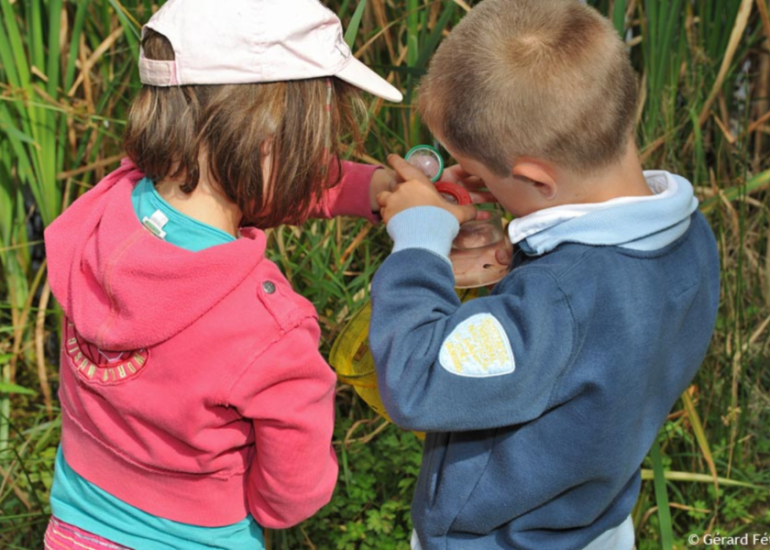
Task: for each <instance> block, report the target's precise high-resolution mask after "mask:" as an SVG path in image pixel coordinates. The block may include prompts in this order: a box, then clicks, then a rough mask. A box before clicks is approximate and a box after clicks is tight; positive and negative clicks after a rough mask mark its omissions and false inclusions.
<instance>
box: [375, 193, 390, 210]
mask: <svg viewBox="0 0 770 550" xmlns="http://www.w3.org/2000/svg"><path fill="white" fill-rule="evenodd" d="M392 194H393V193H391V192H390V191H380V192H379V193H377V203H378V204H379V205H380V207H383V206H385V205H387V204H388V200H389V199H390V196H391V195H392Z"/></svg>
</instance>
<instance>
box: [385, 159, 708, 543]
mask: <svg viewBox="0 0 770 550" xmlns="http://www.w3.org/2000/svg"><path fill="white" fill-rule="evenodd" d="M645 175H646V176H647V180H648V184H649V185H650V188H651V189H652V190H653V192H655V196H654V197H649V198H643V199H616V200H615V201H608V202H607V203H602V204H601V205H591V206H589V207H588V208H581V207H580V206H575V207H574V208H570V207H559V208H560V209H559V210H557V209H553V211H550V212H548V211H541V212H540V213H536V214H537V215H536V216H534V217H533V218H530V219H529V220H528V219H527V218H529V217H525V218H522V219H521V220H518V221H517V223H515V224H513V225H512V226H511V227H510V228H509V230H510V232H511V237H512V240H513V241H517V242H518V250H517V252H516V254H515V256H514V262H513V269H512V270H511V271H510V273H509V274H508V275H507V276H506V277H505V278H504V279H503V280H502V281H501V282H500V283H499V284H498V285H497V286H496V288H495V289H494V291H493V292H492V295H490V296H488V297H484V298H479V299H476V300H472V301H470V302H467V303H465V304H461V303H460V301H459V300H458V298H457V295H456V294H455V291H454V277H453V275H452V269H451V265H450V263H449V261H448V258H447V254H448V252H449V249H450V246H451V240H452V239H453V238H454V235H455V234H456V233H457V229H458V226H457V222H456V221H455V220H454V218H453V217H452V216H451V215H449V214H448V213H447V212H445V211H443V210H441V209H438V208H432V207H420V208H413V209H409V210H406V211H404V212H402V213H400V214H398V215H397V216H395V217H394V218H393V219H392V220H391V222H390V224H389V226H388V231H389V232H390V234H391V236H392V237H393V238H394V242H395V246H394V253H393V254H392V255H391V256H390V257H389V258H388V259H387V260H386V261H385V262H384V263H383V266H382V267H381V268H380V270H379V272H378V273H377V275H376V276H375V279H374V283H373V288H372V323H371V330H370V344H371V349H372V354H373V356H374V359H375V362H376V365H377V375H378V379H379V385H380V391H381V394H382V398H383V401H384V404H385V407H386V409H387V410H388V413H389V414H390V415H391V416H392V418H393V419H394V421H395V422H396V423H397V424H399V425H400V426H402V427H404V428H408V429H412V430H419V431H425V432H428V435H427V438H426V441H425V448H424V455H423V463H422V468H421V471H420V476H419V480H418V484H417V489H416V493H415V496H414V501H413V505H412V519H413V522H414V526H415V531H416V534H417V536H418V538H419V541H420V544H421V546H422V548H423V549H424V550H437V549H441V550H492V549H498V548H499V549H516V550H550V549H553V550H578V549H582V548H585V547H586V546H587V545H588V544H589V543H591V541H594V540H595V539H596V538H597V537H599V536H601V535H602V534H603V533H607V532H609V531H611V530H612V529H613V528H615V527H617V526H619V525H621V524H622V523H623V522H624V520H626V519H627V518H628V516H629V514H630V512H631V509H632V507H633V505H634V503H635V501H636V499H637V496H638V494H639V489H640V484H641V478H640V473H639V470H640V465H641V463H642V460H643V459H644V457H645V455H646V454H647V452H648V451H649V449H650V446H651V444H652V442H653V440H654V438H655V437H656V434H657V432H658V430H659V429H660V427H661V426H662V425H663V423H664V421H665V418H666V415H667V414H668V412H669V411H670V410H671V407H672V406H673V405H674V403H675V401H676V400H677V398H678V397H679V395H680V394H681V393H682V392H683V391H684V390H685V389H686V388H687V387H688V385H689V384H690V382H691V381H692V379H693V377H694V376H695V373H696V371H697V370H698V367H699V366H700V364H701V362H702V361H703V358H704V356H705V353H706V349H707V347H708V344H709V341H710V339H711V334H712V332H713V328H714V323H715V319H716V312H717V306H718V299H719V257H718V252H717V247H716V242H715V239H714V236H713V233H712V232H711V229H710V228H709V226H708V224H707V223H706V220H705V219H704V218H703V216H702V215H701V214H700V213H698V212H697V211H696V210H697V201H696V200H695V198H694V197H693V191H692V186H691V185H690V184H689V183H688V182H687V181H686V180H684V179H682V178H679V177H678V176H673V175H671V174H668V173H666V172H647V173H645ZM549 210H550V209H549ZM608 550H610V549H608ZM612 550H615V549H612ZM623 550H625V549H623Z"/></svg>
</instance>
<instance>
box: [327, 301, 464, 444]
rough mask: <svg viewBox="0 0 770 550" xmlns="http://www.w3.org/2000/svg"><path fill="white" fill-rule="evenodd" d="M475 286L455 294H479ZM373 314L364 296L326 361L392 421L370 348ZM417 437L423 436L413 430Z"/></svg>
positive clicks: (371, 405) (343, 379)
mask: <svg viewBox="0 0 770 550" xmlns="http://www.w3.org/2000/svg"><path fill="white" fill-rule="evenodd" d="M478 290H479V289H477V288H468V289H463V290H458V291H457V295H458V296H459V297H460V300H462V301H463V302H465V301H467V300H470V299H472V298H475V297H476V296H478ZM371 318H372V303H371V302H370V301H368V300H367V302H366V303H365V304H364V305H363V307H362V308H361V309H359V310H358V311H357V312H356V313H355V315H353V317H352V318H351V319H350V321H349V322H348V324H347V325H346V326H345V328H344V329H342V332H341V333H340V335H339V336H338V337H337V339H336V340H335V341H334V344H333V345H332V351H331V353H330V354H329V363H331V365H332V367H334V370H335V371H336V372H337V378H338V379H339V381H340V382H342V383H343V384H350V385H351V386H353V389H354V390H355V391H356V393H357V394H358V395H359V396H360V397H361V399H363V400H364V402H365V403H366V404H367V405H369V407H371V408H372V410H373V411H374V412H376V413H377V414H379V415H380V416H382V417H383V418H385V419H387V420H388V421H389V422H393V420H391V418H390V416H388V413H387V411H386V410H385V405H383V403H382V399H381V398H380V390H379V388H378V386H377V372H376V370H375V368H374V359H373V358H372V352H371V350H370V349H369V322H370V320H371ZM415 435H417V437H419V438H420V439H422V438H424V437H425V434H423V433H421V432H415Z"/></svg>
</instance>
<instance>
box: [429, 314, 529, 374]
mask: <svg viewBox="0 0 770 550" xmlns="http://www.w3.org/2000/svg"><path fill="white" fill-rule="evenodd" d="M439 363H440V364H441V366H442V367H444V369H446V370H448V371H449V372H451V373H452V374H457V375H459V376H469V377H473V378H484V377H487V376H501V375H503V374H510V373H512V372H513V371H514V370H515V369H516V363H515V361H514V358H513V351H511V343H510V342H509V341H508V336H507V335H506V334H505V330H504V329H503V326H502V325H501V324H500V321H498V320H497V319H496V318H495V317H494V316H493V315H490V314H488V313H480V314H478V315H474V316H473V317H469V318H468V319H466V320H465V321H463V322H462V323H460V324H459V325H457V327H455V329H454V330H453V331H452V333H451V334H450V335H449V336H448V337H447V339H446V340H444V343H443V344H442V346H441V353H440V354H439Z"/></svg>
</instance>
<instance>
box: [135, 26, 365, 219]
mask: <svg viewBox="0 0 770 550" xmlns="http://www.w3.org/2000/svg"><path fill="white" fill-rule="evenodd" d="M142 47H143V48H144V52H145V55H146V56H147V57H148V58H150V59H159V60H172V59H174V50H173V48H172V46H171V44H170V43H169V41H168V40H167V39H166V38H165V37H164V36H163V35H161V34H159V33H157V32H154V31H151V30H149V29H148V31H146V35H145V37H144V39H143V41H142ZM329 86H331V94H332V95H331V105H330V109H331V111H330V113H328V112H327V98H328V94H329V92H330V90H329ZM364 112H365V110H364V109H363V108H362V107H361V100H360V97H359V95H358V93H357V91H356V90H355V88H353V87H352V86H349V85H348V84H346V83H344V82H342V81H341V80H339V79H337V78H334V77H330V78H329V79H327V78H315V79H308V80H297V81H289V82H271V83H258V84H227V85H188V86H176V87H169V88H162V87H155V86H143V87H142V89H141V91H140V92H139V94H138V96H137V97H136V99H135V100H134V102H133V104H132V105H131V109H130V111H129V115H128V124H127V128H126V133H125V136H124V146H125V149H126V152H127V154H128V156H129V157H130V158H131V160H133V161H134V162H135V163H136V164H137V166H138V167H139V168H140V169H141V170H142V171H143V172H144V173H145V174H146V175H147V177H149V178H150V179H152V180H154V181H160V180H162V179H164V178H166V177H171V178H183V179H184V183H183V184H182V185H181V186H180V187H181V189H182V190H183V191H184V192H186V193H190V192H192V191H193V190H194V189H195V187H196V186H197V184H198V180H199V177H200V173H201V167H200V166H199V163H198V159H199V154H200V153H202V152H203V153H205V154H206V158H207V161H206V162H207V167H206V168H207V169H208V172H209V174H211V176H212V177H213V178H214V179H215V180H216V182H217V183H218V184H219V185H220V186H221V187H222V189H223V191H224V193H225V194H226V195H227V197H228V198H229V199H230V200H232V201H233V202H234V203H236V204H237V205H238V207H239V208H240V209H241V211H242V212H243V222H242V223H243V224H244V225H245V224H250V225H251V224H253V225H257V226H259V227H263V228H267V227H274V226H276V225H279V224H281V223H295V224H296V223H301V222H303V221H304V220H305V218H306V217H307V212H308V209H309V208H310V207H311V206H312V205H313V204H315V203H316V202H317V201H319V200H320V198H321V195H322V194H323V192H324V191H325V190H326V189H329V188H331V187H334V186H335V185H336V184H337V183H339V179H340V175H341V170H340V164H339V162H340V161H339V157H340V154H341V149H342V145H341V138H342V137H343V136H345V135H348V136H350V137H351V138H352V139H353V141H354V143H355V144H356V145H358V144H359V143H360V133H359V126H358V124H359V120H360V119H361V117H362V113H364ZM268 153H270V154H272V162H271V165H270V167H269V174H270V176H269V177H270V181H265V174H264V173H263V163H264V158H265V156H266V154H268Z"/></svg>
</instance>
